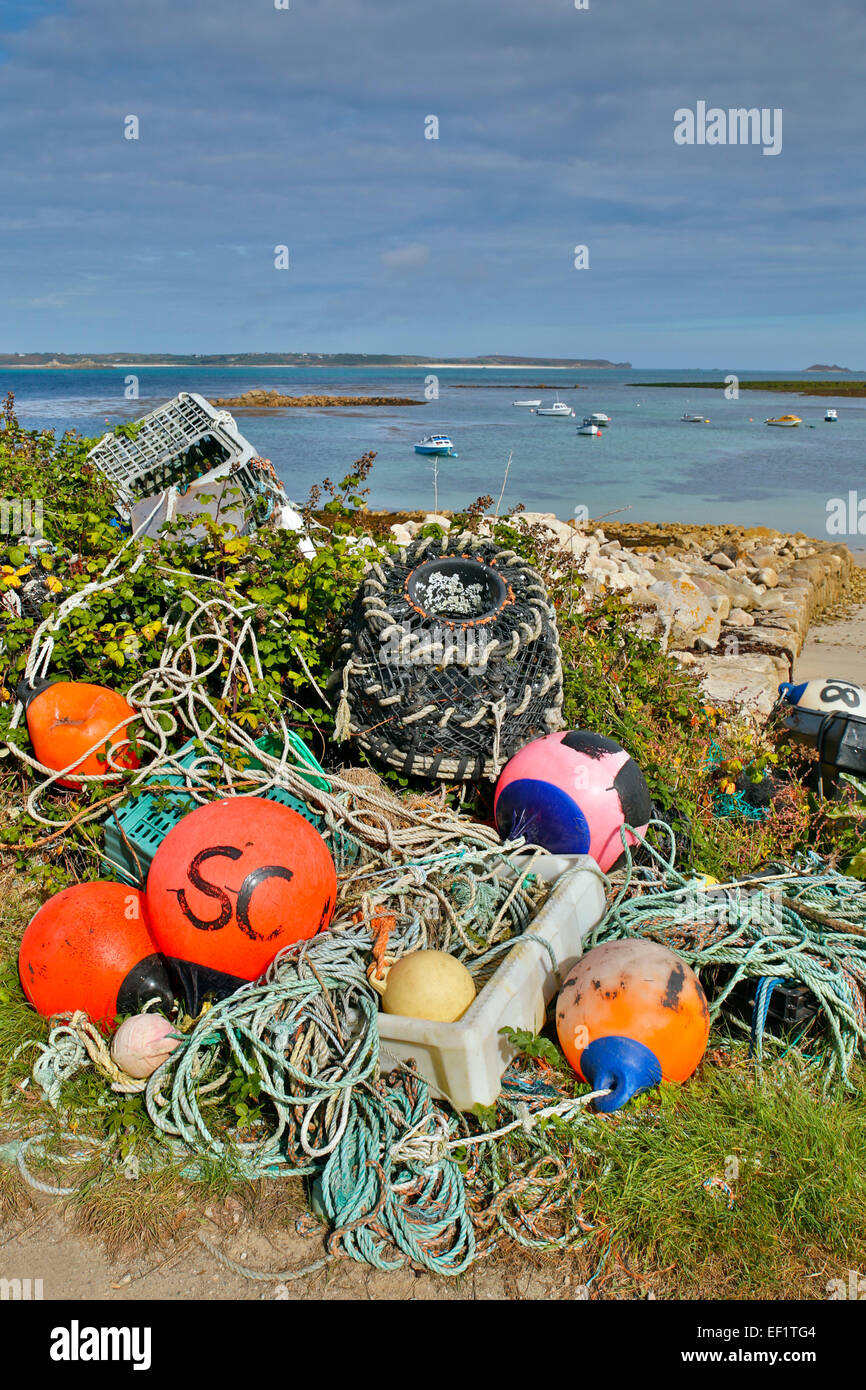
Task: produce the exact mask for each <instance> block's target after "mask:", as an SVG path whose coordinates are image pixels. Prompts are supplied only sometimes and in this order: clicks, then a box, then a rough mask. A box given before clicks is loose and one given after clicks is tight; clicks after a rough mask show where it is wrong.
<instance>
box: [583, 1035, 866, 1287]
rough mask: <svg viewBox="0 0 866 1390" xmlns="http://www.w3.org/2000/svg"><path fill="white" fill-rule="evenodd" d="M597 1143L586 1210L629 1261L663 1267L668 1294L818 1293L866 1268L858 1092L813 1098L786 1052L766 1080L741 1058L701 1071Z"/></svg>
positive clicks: (599, 1133) (863, 1112) (865, 1138)
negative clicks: (712, 1182) (711, 1182)
mask: <svg viewBox="0 0 866 1390" xmlns="http://www.w3.org/2000/svg"><path fill="white" fill-rule="evenodd" d="M862 1081H863V1075H862V1072H861V1075H860V1082H861V1085H862ZM595 1143H596V1144H597V1147H598V1155H599V1162H600V1163H601V1164H603V1165H604V1167H603V1170H602V1175H601V1176H600V1178H599V1180H598V1183H597V1186H596V1187H595V1188H594V1191H593V1194H592V1198H591V1200H588V1201H587V1203H586V1205H585V1208H584V1210H585V1212H586V1213H587V1214H589V1212H590V1211H591V1210H592V1206H593V1204H595V1208H596V1215H597V1217H598V1219H599V1220H602V1221H604V1222H605V1223H607V1224H608V1225H609V1227H610V1229H611V1232H612V1233H613V1234H614V1236H615V1238H616V1241H617V1242H618V1244H619V1245H620V1248H621V1250H622V1252H623V1253H624V1254H625V1255H626V1257H627V1258H628V1261H629V1263H634V1264H636V1265H637V1267H638V1268H639V1269H642V1270H643V1272H644V1273H649V1272H650V1270H652V1269H656V1270H667V1271H668V1274H667V1277H666V1281H665V1283H666V1288H667V1291H668V1294H669V1296H670V1295H671V1294H674V1295H676V1296H679V1297H687V1298H694V1297H696V1296H697V1297H712V1298H773V1299H784V1298H803V1297H808V1296H809V1292H810V1290H814V1294H815V1296H816V1297H819V1298H823V1297H825V1296H826V1293H825V1289H824V1284H825V1283H826V1280H827V1279H829V1278H831V1277H833V1276H835V1275H837V1274H839V1273H840V1271H841V1272H844V1271H847V1270H848V1269H855V1268H859V1269H864V1268H866V1097H864V1094H863V1091H862V1089H860V1090H858V1091H857V1092H856V1094H854V1095H849V1096H846V1095H842V1094H836V1095H834V1096H833V1098H832V1099H829V1100H822V1099H821V1098H820V1097H819V1096H818V1095H816V1091H815V1081H814V1078H813V1077H811V1076H810V1075H809V1072H808V1070H807V1068H806V1067H804V1065H803V1064H802V1062H800V1061H799V1059H797V1058H796V1057H795V1056H793V1055H792V1057H790V1058H788V1059H786V1060H785V1061H782V1062H777V1063H776V1064H775V1065H774V1066H771V1067H770V1068H769V1069H768V1070H767V1071H766V1073H765V1075H764V1077H763V1079H761V1078H760V1077H758V1076H757V1075H756V1073H755V1072H754V1070H753V1068H752V1064H750V1063H747V1062H744V1061H739V1062H733V1063H732V1064H731V1065H729V1066H721V1067H720V1066H718V1065H706V1064H705V1065H704V1067H703V1068H702V1075H701V1077H700V1078H699V1079H698V1080H696V1081H694V1082H692V1083H690V1084H688V1085H686V1086H682V1087H680V1086H665V1087H662V1089H661V1091H660V1092H659V1093H658V1100H657V1101H655V1100H653V1101H652V1102H651V1103H650V1104H648V1105H647V1108H646V1110H644V1111H640V1110H637V1111H631V1112H624V1114H623V1115H622V1117H621V1118H618V1119H617V1118H614V1121H613V1123H610V1122H609V1123H607V1124H602V1125H600V1126H598V1128H597V1130H596V1135H595ZM712 1178H718V1179H721V1180H724V1181H727V1182H728V1185H729V1186H730V1188H731V1190H732V1193H733V1196H734V1202H733V1206H732V1207H731V1209H730V1210H729V1209H728V1200H727V1197H726V1194H725V1193H724V1191H723V1189H722V1188H721V1187H718V1186H714V1187H711V1188H705V1187H704V1186H703V1183H704V1181H705V1180H707V1179H712ZM815 1275H817V1276H818V1277H817V1278H814V1277H813V1276H815Z"/></svg>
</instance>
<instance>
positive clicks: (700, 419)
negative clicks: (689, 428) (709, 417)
mask: <svg viewBox="0 0 866 1390" xmlns="http://www.w3.org/2000/svg"><path fill="white" fill-rule="evenodd" d="M680 420H685V422H686V424H689V425H702V424H704V420H705V417H704V416H703V415H687V414H686V413H685V412H683V414H682V415H681V416H680Z"/></svg>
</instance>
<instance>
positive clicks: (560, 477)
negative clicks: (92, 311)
mask: <svg viewBox="0 0 866 1390" xmlns="http://www.w3.org/2000/svg"><path fill="white" fill-rule="evenodd" d="M729 370H730V371H733V370H734V369H728V368H725V369H724V371H722V370H719V371H715V372H695V371H689V370H687V369H683V370H681V371H674V370H667V371H647V370H642V369H636V370H632V371H623V370H618V369H616V370H614V369H596V370H581V369H579V368H577V369H575V368H565V369H556V368H552V367H523V368H513V369H507V370H506V369H500V368H490V369H487V368H485V369H468V368H438V369H437V368H433V367H430V366H427V365H423V366H420V367H401V368H382V367H350V368H347V367H340V368H331V367H320V368H308V367H303V368H292V367H270V368H268V367H244V368H208V367H169V368H161V367H140V368H118V369H114V368H112V369H99V370H78V369H63V370H29V371H28V370H24V371H9V370H5V369H0V393H3V394H5V392H6V391H9V390H11V391H14V393H15V398H16V407H17V411H18V415H19V419H20V420H21V421H22V423H23V424H24V425H26V426H27V427H28V428H34V429H52V430H55V431H57V432H62V431H64V430H66V429H75V430H78V431H79V432H80V433H82V434H85V435H95V436H98V435H101V434H102V433H103V432H104V431H105V430H106V429H107V428H109V427H113V426H114V425H116V424H118V423H120V422H122V421H125V420H130V419H136V418H138V417H139V416H141V415H144V414H145V413H146V412H147V411H148V410H152V409H153V408H154V407H155V406H156V405H158V404H159V403H160V402H162V401H165V400H167V399H168V398H169V397H171V396H173V395H175V394H176V393H177V392H178V391H196V392H198V393H199V394H201V395H203V396H206V397H207V398H208V399H210V400H214V399H215V398H216V397H218V396H236V395H239V394H240V393H241V392H243V391H247V390H250V389H251V388H253V387H266V388H267V389H269V390H275V391H280V392H284V393H286V394H288V395H294V396H300V395H307V394H315V395H366V394H369V395H389V394H393V395H396V396H409V397H412V398H414V399H416V400H418V401H419V402H421V404H419V405H417V406H401V407H397V406H395V407H387V406H385V407H382V406H371V407H363V408H342V407H340V408H334V409H302V410H299V409H290V410H281V411H268V412H261V413H258V414H252V413H247V412H237V413H236V416H235V418H236V420H237V423H238V426H239V428H240V430H241V432H242V433H243V434H244V435H246V437H247V438H248V439H249V440H250V442H251V443H252V444H253V445H254V446H255V448H256V449H257V450H258V452H259V453H260V454H261V455H263V456H264V457H266V458H269V459H270V460H271V461H272V462H273V464H274V465H275V467H276V469H277V472H278V473H279V475H280V477H281V478H282V480H283V482H284V483H285V485H286V488H287V490H288V492H289V495H290V496H291V497H292V498H293V499H294V500H296V501H299V502H303V501H304V500H305V499H306V497H307V494H308V492H309V489H310V487H311V485H312V484H314V483H318V482H321V480H322V479H323V478H324V477H330V478H332V479H334V480H339V479H340V478H342V477H343V476H344V475H345V474H347V473H349V472H350V471H351V466H352V463H353V462H354V460H356V459H357V458H359V457H360V456H361V455H362V454H364V453H366V452H367V451H368V450H372V451H374V452H375V454H376V462H375V465H374V467H373V470H372V473H371V475H370V479H369V483H370V489H371V491H370V496H369V505H370V506H374V507H384V508H388V509H392V510H403V509H406V510H410V509H411V510H414V509H416V508H426V509H432V507H433V505H434V500H436V501H437V503H438V506H439V507H440V508H444V509H459V508H461V507H465V506H466V505H467V504H469V503H470V502H472V501H473V500H474V499H475V498H476V497H479V496H482V495H488V496H491V497H492V498H493V500H494V506H495V505H496V503H497V501H498V500H499V497H500V493H501V492H502V488H503V480H504V479H505V469H506V464H507V462H508V459H509V456H510V457H511V466H510V469H509V471H508V477H507V480H505V489H504V495H503V498H502V503H501V510H502V512H503V513H505V512H507V510H508V509H509V507H513V506H514V505H515V504H516V503H518V502H522V503H523V504H524V505H525V507H526V508H527V510H529V511H549V512H555V513H556V514H557V515H558V516H560V517H562V518H569V517H571V516H573V515H575V514H577V515H578V516H580V515H589V516H590V517H594V518H599V517H602V516H604V515H609V514H614V515H615V516H616V518H617V519H618V520H622V521H681V522H695V523H696V522H707V521H718V522H734V523H740V524H743V525H747V526H755V525H765V526H773V527H777V528H778V529H780V530H800V531H804V532H805V533H806V534H807V535H813V536H824V535H826V534H827V518H828V515H829V512H830V503H831V499H834V498H837V499H838V498H839V497H843V498H844V497H847V496H848V494H849V492H850V490H851V489H852V488H853V489H855V490H856V489H857V487H858V485H859V484H860V481H861V477H862V474H863V461H864V458H866V398H864V399H862V400H857V399H847V398H845V397H841V398H835V397H811V398H810V397H803V396H799V395H781V394H778V393H775V392H773V393H771V392H762V391H741V392H740V393H739V397H738V398H736V399H727V398H726V396H725V394H724V392H723V391H721V390H695V389H692V390H689V389H688V388H687V387H686V386H683V387H682V388H679V387H677V388H673V389H668V388H658V387H657V388H652V387H648V386H645V385H639V384H638V383H645V382H652V381H671V380H683V381H684V382H686V381H699V380H703V381H708V382H709V381H713V382H722V381H723V380H724V378H725V376H726V375H728V374H729ZM132 373H134V375H135V377H136V378H137V383H138V390H139V398H138V399H131V400H128V399H126V398H125V395H124V392H125V390H126V389H128V378H129V376H130V374H132ZM737 375H738V376H739V377H740V379H742V380H761V379H764V380H773V379H780V378H781V379H784V380H802V381H803V384H804V387H808V385H809V383H810V382H811V381H814V380H816V377H817V375H818V374H815V373H796V372H791V371H782V370H780V371H778V372H775V373H773V372H750V371H747V370H746V369H742V370H741V371H739V372H738V373H737ZM431 378H435V380H433V381H431ZM852 379H861V378H852ZM542 383H544V385H543V386H542ZM575 384H579V389H576V390H575V389H574V387H575ZM437 390H438V396H437V395H435V394H433V393H435V392H436V391H437ZM556 392H558V393H559V396H560V399H561V400H563V401H565V402H567V403H568V404H569V405H570V406H571V407H572V409H573V410H574V411H575V413H576V418H575V419H568V420H563V419H557V418H555V417H553V418H551V417H544V416H536V415H534V414H531V413H530V412H529V411H528V410H526V409H518V408H516V407H514V406H512V400H519V399H521V398H524V397H526V396H529V397H531V398H538V397H540V398H541V400H542V402H543V403H544V404H545V405H547V404H550V403H551V402H552V401H553V400H554V398H555V394H556ZM427 395H431V396H432V398H431V399H427V398H426V397H427ZM828 405H833V406H835V407H836V408H837V409H838V411H839V421H838V424H832V425H831V424H824V421H823V417H824V411H825V409H826V408H827V406H828ZM593 411H604V412H605V413H606V414H608V415H609V416H610V417H611V424H610V426H609V427H608V428H606V429H605V430H604V431H603V432H602V434H601V435H599V436H581V435H578V434H577V432H576V427H577V426H578V425H579V424H580V423H581V421H582V419H583V417H584V415H589V414H590V413H591V412H593ZM684 412H688V413H690V414H698V413H700V414H703V415H704V416H705V417H706V419H708V420H709V424H687V423H684V422H682V421H681V419H680V416H681V415H682V414H683V413H684ZM788 413H792V414H796V415H799V416H801V417H802V419H803V424H802V425H801V426H800V427H799V428H798V429H773V428H769V427H768V426H766V425H765V424H764V421H765V419H766V418H767V416H771V415H772V416H775V415H783V414H788ZM439 430H442V431H447V432H448V433H449V434H450V436H451V439H452V441H453V444H454V448H455V449H456V451H457V453H458V455H459V457H458V458H442V459H440V460H439V461H438V464H437V465H436V468H437V471H438V479H437V480H436V484H435V487H436V492H435V493H434V461H433V460H432V459H430V458H425V457H422V456H421V455H419V454H416V453H415V452H414V447H413V446H414V444H415V442H416V441H417V440H419V439H421V438H422V437H423V436H424V435H425V434H430V433H433V432H435V431H439ZM863 491H864V495H866V483H864V484H863ZM843 539H844V538H843Z"/></svg>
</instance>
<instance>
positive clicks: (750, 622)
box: [727, 608, 755, 627]
mask: <svg viewBox="0 0 866 1390" xmlns="http://www.w3.org/2000/svg"><path fill="white" fill-rule="evenodd" d="M727 620H728V623H729V624H730V626H731V627H754V626H755V620H754V618H753V617H752V615H751V613H747V612H746V611H745V609H744V608H732V609H731V611H730V613H729V614H728V619H727Z"/></svg>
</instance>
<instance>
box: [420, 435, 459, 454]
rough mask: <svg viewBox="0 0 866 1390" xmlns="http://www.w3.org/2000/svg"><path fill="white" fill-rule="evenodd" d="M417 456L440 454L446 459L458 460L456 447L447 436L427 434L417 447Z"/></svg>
mask: <svg viewBox="0 0 866 1390" xmlns="http://www.w3.org/2000/svg"><path fill="white" fill-rule="evenodd" d="M415 453H416V454H440V455H443V456H444V457H445V458H452V459H456V458H457V454H455V452H454V445H453V444H452V443H451V440H450V439H449V438H448V435H447V434H427V435H425V436H424V438H423V439H419V440H418V443H417V444H416V445H415Z"/></svg>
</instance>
